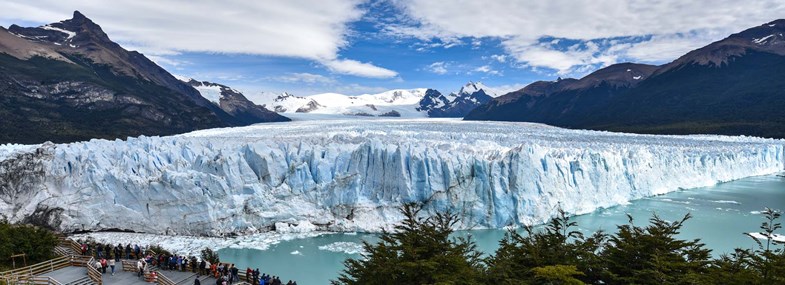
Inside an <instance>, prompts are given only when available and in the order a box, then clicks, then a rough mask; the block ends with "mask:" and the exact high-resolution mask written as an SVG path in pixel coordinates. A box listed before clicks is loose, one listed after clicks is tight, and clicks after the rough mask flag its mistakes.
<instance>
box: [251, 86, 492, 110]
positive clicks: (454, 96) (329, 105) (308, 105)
mask: <svg viewBox="0 0 785 285" xmlns="http://www.w3.org/2000/svg"><path fill="white" fill-rule="evenodd" d="M497 94H498V93H497V92H496V91H494V90H493V89H491V88H489V87H487V86H485V85H483V84H482V83H481V82H469V83H467V84H466V85H464V86H462V87H461V88H460V89H459V90H458V91H457V92H452V93H450V94H448V95H443V94H442V93H441V92H439V91H438V90H435V89H426V88H418V89H394V90H389V91H385V92H382V93H377V94H363V95H358V96H351V95H344V94H338V93H323V94H316V95H310V96H295V95H292V94H289V93H282V94H275V93H262V94H261V95H260V96H258V98H257V99H255V102H256V103H257V104H260V105H262V106H265V107H266V108H268V109H270V110H273V111H276V112H279V113H313V114H334V115H356V116H373V117H405V118H422V117H439V118H442V117H452V118H461V117H463V116H464V115H466V114H467V113H468V112H469V111H471V110H472V109H474V108H476V107H477V106H480V105H482V104H484V103H487V102H488V101H490V99H492V98H493V97H496V96H497Z"/></svg>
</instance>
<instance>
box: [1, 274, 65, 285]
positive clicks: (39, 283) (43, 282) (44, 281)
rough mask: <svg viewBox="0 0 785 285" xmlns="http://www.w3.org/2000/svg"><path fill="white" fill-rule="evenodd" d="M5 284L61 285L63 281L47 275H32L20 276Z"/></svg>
mask: <svg viewBox="0 0 785 285" xmlns="http://www.w3.org/2000/svg"><path fill="white" fill-rule="evenodd" d="M5 284H9V285H10V284H24V285H63V283H60V282H58V281H57V280H55V279H54V278H52V277H49V276H33V277H28V276H26V277H22V278H19V279H18V280H15V281H11V282H7V283H5Z"/></svg>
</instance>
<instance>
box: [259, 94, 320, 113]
mask: <svg viewBox="0 0 785 285" xmlns="http://www.w3.org/2000/svg"><path fill="white" fill-rule="evenodd" d="M258 97H259V98H262V99H261V100H257V103H260V104H261V105H262V106H265V107H266V108H269V109H270V110H273V111H275V112H278V113H309V112H312V111H314V110H317V109H319V108H321V107H323V106H322V105H320V104H319V102H316V100H313V99H310V98H305V97H301V96H295V95H292V94H290V93H287V92H283V93H281V94H275V93H265V92H263V93H262V94H261V95H260V96H258Z"/></svg>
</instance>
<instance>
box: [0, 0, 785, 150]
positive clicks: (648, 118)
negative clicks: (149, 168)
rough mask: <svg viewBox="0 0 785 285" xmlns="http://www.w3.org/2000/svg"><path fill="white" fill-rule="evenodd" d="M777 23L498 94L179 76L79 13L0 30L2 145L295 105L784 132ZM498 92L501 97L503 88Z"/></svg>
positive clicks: (217, 121) (784, 71) (232, 118)
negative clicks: (305, 87) (255, 90)
mask: <svg viewBox="0 0 785 285" xmlns="http://www.w3.org/2000/svg"><path fill="white" fill-rule="evenodd" d="M783 34H785V20H777V21H773V22H770V23H766V24H764V25H761V26H758V27H753V28H750V29H747V30H745V31H742V32H740V33H737V34H733V35H730V36H729V37H727V38H725V39H723V40H720V41H717V42H714V43H711V44H709V45H707V46H705V47H702V48H700V49H697V50H694V51H691V52H689V53H687V54H685V55H684V56H682V57H680V58H678V59H676V60H674V61H673V62H670V63H667V64H664V65H647V64H636V63H621V64H615V65H611V66H608V67H605V68H602V69H599V70H597V71H595V72H593V73H591V74H589V75H587V76H585V77H583V78H580V79H573V78H566V79H561V78H560V79H558V80H555V81H538V82H534V83H531V84H529V85H528V86H526V87H525V88H523V89H521V90H518V91H515V92H511V93H507V94H504V95H502V94H500V93H499V92H496V91H494V90H493V89H492V88H488V87H487V86H484V85H483V84H482V83H480V82H469V83H467V84H465V85H464V86H462V87H461V88H460V89H459V90H458V91H456V92H451V93H448V94H443V93H441V92H439V91H438V90H435V89H428V88H419V89H395V90H389V91H386V92H382V93H378V94H364V95H358V96H349V95H344V94H337V93H324V94H316V95H309V96H296V95H292V94H289V93H281V94H274V93H262V94H261V95H260V96H253V97H252V98H251V99H252V100H253V101H252V100H249V98H247V97H246V96H245V95H244V94H243V93H242V92H240V91H238V90H236V89H233V88H231V87H229V86H226V85H222V84H218V83H212V82H207V81H199V80H196V79H191V78H180V77H176V76H174V75H172V74H170V73H169V72H167V71H166V70H164V69H163V68H161V67H160V66H158V65H156V64H155V63H154V62H153V61H151V60H149V59H148V58H147V57H145V56H144V55H143V54H141V53H138V52H135V51H128V50H126V49H124V48H123V47H121V46H120V45H118V44H117V43H115V42H113V41H112V40H111V39H110V38H109V37H108V35H106V33H104V32H103V30H102V29H101V27H100V26H98V25H97V24H95V23H94V22H93V21H91V20H90V19H88V18H87V17H85V16H84V15H82V14H81V13H79V12H78V11H77V12H74V14H73V17H72V18H71V19H68V20H65V21H61V22H57V23H52V24H48V25H43V26H39V27H20V26H17V25H11V26H10V27H8V28H7V29H6V28H3V27H0V94H2V95H0V120H2V121H3V124H0V143H26V144H27V143H40V142H44V141H53V142H73V141H80V140H89V139H92V138H105V139H115V138H125V137H128V136H140V135H169V134H177V133H184V132H189V131H193V130H198V129H205V128H217V127H232V126H245V125H250V124H255V123H263V122H281V121H288V120H289V118H287V117H284V115H287V114H289V115H291V114H293V113H311V114H337V115H353V116H358V117H406V118H413V117H458V118H460V117H464V119H466V120H500V121H527V122H538V123H545V124H549V125H554V126H560V127H567V128H580V129H594V130H607V131H619V132H634V133H655V134H698V133H712V134H727V135H754V136H764V137H775V138H785V96H784V95H785V36H783ZM499 95H502V96H499Z"/></svg>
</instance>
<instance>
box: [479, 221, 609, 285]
mask: <svg viewBox="0 0 785 285" xmlns="http://www.w3.org/2000/svg"><path fill="white" fill-rule="evenodd" d="M576 226H577V224H576V223H575V222H574V221H570V218H569V217H568V216H567V213H566V212H564V211H563V210H562V209H559V210H558V214H557V215H556V217H554V218H552V219H551V220H550V221H549V222H548V223H547V224H546V225H545V227H544V229H543V230H541V231H536V230H535V229H534V228H533V227H531V226H524V227H523V229H524V232H525V235H521V234H520V233H518V232H517V231H515V230H510V231H508V232H507V234H505V236H504V238H503V239H502V240H501V241H500V242H499V249H498V250H496V253H495V254H494V255H493V256H491V257H490V258H488V259H487V260H486V263H487V265H488V270H487V275H488V277H487V279H488V280H489V281H491V283H493V284H521V283H533V282H534V283H539V282H541V281H543V280H550V281H548V282H551V283H553V284H560V283H563V282H567V283H564V284H572V283H570V282H572V281H567V280H572V279H575V280H578V279H576V278H575V277H573V276H578V277H579V278H580V279H583V280H584V281H587V282H593V281H595V280H597V279H598V278H599V274H600V273H601V272H602V269H601V268H599V265H600V264H601V263H600V262H599V258H598V256H597V255H596V253H597V251H598V250H599V249H600V248H601V247H602V245H603V243H604V241H605V239H606V236H605V234H604V233H603V232H597V233H595V234H594V235H592V236H591V237H589V238H588V239H585V238H584V236H583V234H582V233H580V232H578V231H575V230H573V229H574V228H575V227H576ZM554 274H556V275H558V276H559V278H556V279H559V280H560V281H559V282H555V281H554V280H555V279H552V278H551V277H553V276H554ZM546 275H547V276H550V277H546ZM538 280H539V281H538ZM546 283H547V282H546Z"/></svg>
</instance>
